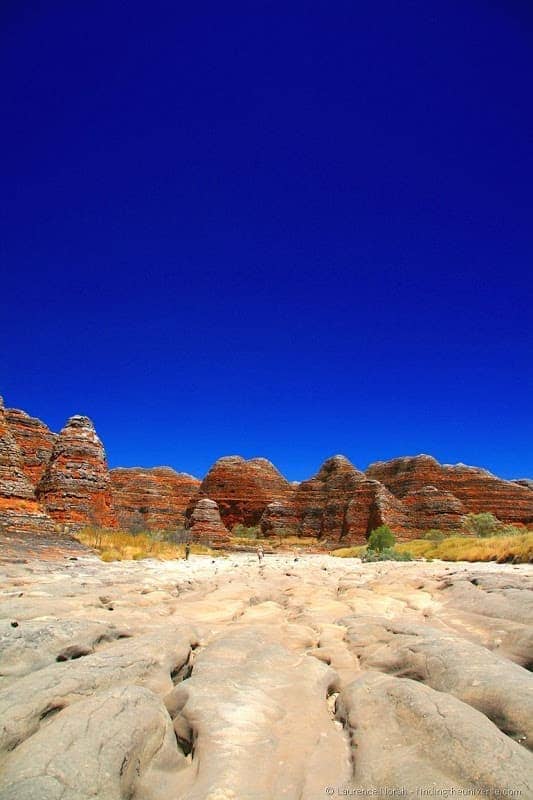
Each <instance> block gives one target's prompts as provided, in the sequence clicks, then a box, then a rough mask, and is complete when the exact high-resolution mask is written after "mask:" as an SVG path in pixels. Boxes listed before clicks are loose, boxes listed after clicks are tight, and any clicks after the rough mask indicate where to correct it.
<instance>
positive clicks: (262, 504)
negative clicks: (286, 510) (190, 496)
mask: <svg viewBox="0 0 533 800" xmlns="http://www.w3.org/2000/svg"><path fill="white" fill-rule="evenodd" d="M292 494H293V487H292V486H291V484H290V483H289V481H288V480H287V479H286V478H284V477H283V475H282V474H281V472H278V470H277V469H276V467H275V466H274V465H273V464H271V462H270V461H268V460H267V459H266V458H250V459H248V460H246V459H244V458H242V457H241V456H225V457H224V458H219V459H218V461H216V462H215V463H214V464H213V466H212V467H211V469H210V470H209V472H208V473H207V475H206V476H205V478H204V480H203V481H202V483H201V485H200V488H199V497H200V498H208V499H211V500H214V501H215V502H216V503H217V505H218V507H219V509H220V515H221V517H222V520H223V522H224V525H225V526H226V527H227V528H229V529H231V528H233V526H234V525H237V524H242V525H258V524H259V522H260V520H261V516H262V514H263V512H264V510H265V508H266V507H267V505H268V504H269V503H272V502H275V501H277V502H285V501H288V500H289V499H290V498H291V497H292ZM193 507H194V502H193V504H192V505H191V507H190V508H189V513H192V510H193Z"/></svg>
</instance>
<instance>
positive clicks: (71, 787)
mask: <svg viewBox="0 0 533 800" xmlns="http://www.w3.org/2000/svg"><path fill="white" fill-rule="evenodd" d="M185 765H187V761H186V759H185V756H184V755H183V753H181V752H180V751H179V750H178V748H177V747H176V738H175V735H174V730H173V728H172V723H171V720H170V717H169V715H168V713H167V711H166V709H165V706H164V705H163V703H162V701H161V699H160V698H159V697H157V695H155V694H154V693H153V692H151V691H149V690H148V689H145V688H142V687H140V686H124V687H122V688H114V689H112V690H110V691H108V692H101V693H97V694H96V695H95V696H94V697H91V698H88V699H87V700H82V701H81V702H79V703H76V704H75V705H74V706H71V707H69V708H66V709H65V710H64V711H62V712H61V714H59V715H58V716H56V717H55V718H53V719H52V720H51V721H50V723H49V724H48V725H47V726H46V728H44V729H41V730H39V731H37V733H35V734H34V735H33V736H31V737H30V738H29V739H28V740H26V741H24V742H23V743H22V744H21V745H20V746H19V747H18V748H17V749H16V750H15V752H14V753H13V754H12V755H11V757H10V758H9V759H8V762H7V765H6V767H5V768H4V770H3V771H2V775H1V777H0V796H1V797H2V798H3V800H36V798H39V799H40V800H90V798H95V797H97V798H100V800H125V798H131V797H138V798H143V800H175V797H176V782H177V781H176V775H177V774H179V771H180V769H182V768H183V767H184V766H185Z"/></svg>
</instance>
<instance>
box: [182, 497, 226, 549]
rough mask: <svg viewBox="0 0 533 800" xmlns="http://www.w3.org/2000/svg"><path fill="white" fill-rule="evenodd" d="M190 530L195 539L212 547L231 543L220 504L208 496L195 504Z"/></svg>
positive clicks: (192, 537)
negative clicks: (221, 515)
mask: <svg viewBox="0 0 533 800" xmlns="http://www.w3.org/2000/svg"><path fill="white" fill-rule="evenodd" d="M189 531H190V535H191V539H192V540H193V541H195V542H200V543H201V544H206V545H209V546H210V547H215V548H216V547H224V546H225V545H227V544H228V543H229V531H228V529H227V528H226V527H224V524H223V522H222V519H221V517H220V511H219V508H218V505H217V504H216V503H215V501H214V500H210V499H209V498H207V497H204V498H202V499H201V500H199V501H198V502H197V503H196V505H195V506H194V509H193V511H192V514H191V516H190V520H189Z"/></svg>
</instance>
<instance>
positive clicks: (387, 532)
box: [367, 525, 396, 553]
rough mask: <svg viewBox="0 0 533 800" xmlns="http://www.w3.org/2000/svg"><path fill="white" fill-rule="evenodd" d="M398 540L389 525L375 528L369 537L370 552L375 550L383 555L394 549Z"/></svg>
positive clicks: (368, 547)
mask: <svg viewBox="0 0 533 800" xmlns="http://www.w3.org/2000/svg"><path fill="white" fill-rule="evenodd" d="M395 541H396V538H395V536H394V534H393V532H392V531H391V529H390V528H389V526H388V525H380V526H379V528H374V530H373V531H372V532H371V533H370V536H369V537H368V545H367V549H368V550H373V551H375V552H376V553H382V552H383V550H390V549H391V548H392V547H394V543H395Z"/></svg>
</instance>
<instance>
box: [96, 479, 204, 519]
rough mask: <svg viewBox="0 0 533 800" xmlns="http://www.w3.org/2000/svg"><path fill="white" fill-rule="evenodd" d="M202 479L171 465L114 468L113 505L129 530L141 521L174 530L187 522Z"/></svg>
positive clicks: (118, 516)
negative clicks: (187, 515) (191, 503)
mask: <svg viewBox="0 0 533 800" xmlns="http://www.w3.org/2000/svg"><path fill="white" fill-rule="evenodd" d="M199 486H200V481H199V480H198V478H193V476H192V475H187V474H186V473H184V472H176V471H175V470H173V469H171V468H170V467H154V468H153V469H142V468H140V467H132V468H130V469H112V470H111V492H112V497H113V507H114V509H115V512H116V515H117V518H118V522H119V524H120V526H121V527H124V528H126V529H128V528H130V527H131V526H132V525H135V524H136V523H137V521H138V520H140V521H141V523H142V527H144V528H145V529H146V530H152V531H155V530H171V529H172V528H178V527H181V526H183V525H184V523H185V511H186V509H187V507H188V505H189V503H190V502H191V501H192V499H193V498H194V497H195V496H196V495H197V493H198V488H199Z"/></svg>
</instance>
